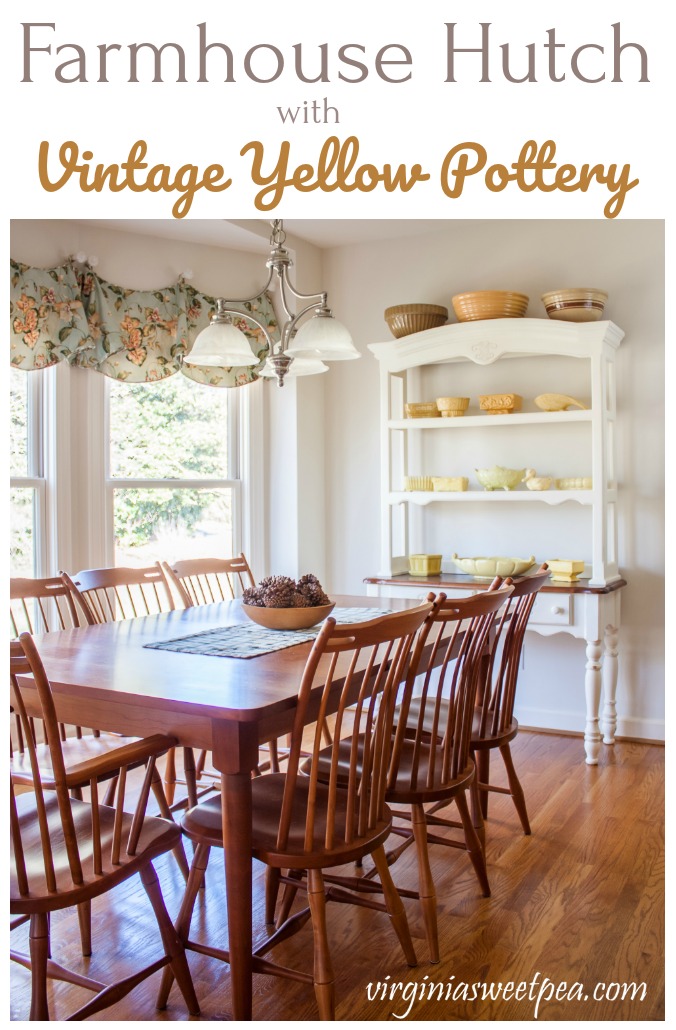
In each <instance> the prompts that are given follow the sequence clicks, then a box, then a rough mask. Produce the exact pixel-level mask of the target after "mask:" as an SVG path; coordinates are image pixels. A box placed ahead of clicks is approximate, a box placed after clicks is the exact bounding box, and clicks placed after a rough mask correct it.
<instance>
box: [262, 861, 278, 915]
mask: <svg viewBox="0 0 676 1030" xmlns="http://www.w3.org/2000/svg"><path fill="white" fill-rule="evenodd" d="M281 875H282V871H281V869H277V867H276V866H271V865H269V866H266V869H265V922H266V924H267V925H268V926H270V925H271V924H273V923H274V921H275V909H276V908H277V897H278V895H279V878H280V876H281Z"/></svg>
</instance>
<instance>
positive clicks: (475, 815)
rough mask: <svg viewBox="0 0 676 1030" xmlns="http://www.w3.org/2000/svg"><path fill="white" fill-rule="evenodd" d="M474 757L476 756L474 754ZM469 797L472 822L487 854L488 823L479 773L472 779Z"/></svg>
mask: <svg viewBox="0 0 676 1030" xmlns="http://www.w3.org/2000/svg"><path fill="white" fill-rule="evenodd" d="M472 758H474V756H473V755H472ZM469 799H470V806H471V812H472V824H473V826H474V829H475V830H476V835H477V837H478V838H479V841H480V843H481V848H482V850H483V852H484V854H486V824H485V822H484V817H483V812H482V811H481V791H480V790H479V777H478V775H475V777H474V779H473V780H472V785H471V787H470V788H469Z"/></svg>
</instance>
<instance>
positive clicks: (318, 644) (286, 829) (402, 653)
mask: <svg viewBox="0 0 676 1030" xmlns="http://www.w3.org/2000/svg"><path fill="white" fill-rule="evenodd" d="M431 610H432V604H431V603H430V602H427V603H425V604H422V605H419V606H417V607H416V608H413V609H408V610H407V611H403V612H396V613H393V614H391V615H385V616H380V617H379V618H376V619H372V620H370V621H368V622H363V623H359V624H350V625H336V622H335V620H334V619H332V618H329V619H327V620H326V621H325V623H324V625H323V626H322V629H321V631H320V633H319V635H318V636H317V638H316V640H315V643H314V645H313V647H312V650H311V652H310V655H309V657H308V660H307V664H306V666H305V670H304V673H303V676H302V679H301V683H300V688H299V691H298V702H297V707H296V712H295V717H294V724H293V729H292V733H291V753H290V756H289V762H288V765H287V768H286V771H285V772H283V773H270V774H268V775H266V776H259V777H257V778H254V779H253V780H252V783H251V787H252V795H253V820H252V821H253V827H252V841H253V845H252V857H253V858H256V859H258V860H259V861H260V862H263V863H265V864H266V865H267V866H268V867H269V868H271V869H273V870H275V872H276V876H275V881H278V880H280V879H281V880H282V881H283V880H284V879H285V877H284V876H283V875H282V870H291V871H292V872H296V871H298V872H299V871H301V870H307V891H308V901H309V906H308V908H307V909H305V910H304V912H302V913H300V914H297V915H294V916H293V917H292V918H291V919H289V920H288V921H287V922H286V923H285V924H284V925H282V926H280V927H279V929H278V930H277V932H276V933H275V934H273V935H272V936H271V937H270V938H269V939H268V940H267V941H265V943H264V944H263V945H261V947H259V948H258V949H257V950H256V952H255V953H254V958H253V968H254V971H256V972H262V973H266V974H270V975H273V976H281V977H286V978H289V979H293V980H300V981H302V982H305V983H311V984H314V989H315V994H316V998H317V1003H318V1006H319V1012H320V1016H321V1018H322V1019H333V1018H334V1016H335V997H334V974H333V969H332V964H331V957H330V953H329V943H328V930H327V920H326V900H327V895H326V893H325V884H324V878H323V875H324V870H326V869H328V868H330V867H332V866H340V865H343V864H344V863H345V862H351V861H355V860H356V859H359V858H361V857H363V856H364V855H372V856H373V860H374V862H375V864H376V867H377V869H378V871H379V873H380V876H381V883H382V888H383V895H384V903H379V902H376V901H373V900H372V899H371V898H368V899H365V898H364V896H363V895H362V896H361V898H360V897H359V896H357V897H355V898H354V899H353V900H354V901H355V903H362V904H365V905H367V906H368V907H369V908H377V909H379V910H381V911H387V913H388V914H389V917H390V920H391V923H392V925H393V927H394V929H395V932H396V933H397V936H398V938H399V941H400V943H401V946H402V949H403V952H404V955H405V958H406V961H407V962H408V963H409V965H415V963H416V957H415V951H414V949H413V944H412V941H411V937H410V933H409V929H408V923H407V920H406V914H405V912H404V908H403V905H402V903H401V899H400V898H399V895H398V894H397V892H396V890H395V888H394V885H393V883H392V879H391V876H390V873H389V870H388V868H387V862H386V860H385V852H384V849H383V844H384V842H385V840H386V839H387V837H388V835H389V832H390V827H391V823H392V814H391V812H390V810H389V808H388V807H387V805H386V804H385V790H386V787H387V776H388V769H389V765H390V755H391V749H392V743H393V739H394V738H393V728H394V724H393V718H394V710H395V705H396V700H397V690H398V688H399V686H400V684H401V683H402V682H403V680H404V678H405V675H406V671H407V666H408V663H409V661H410V660H411V651H412V646H413V644H414V640H415V637H416V634H418V633H420V632H421V629H422V627H423V625H424V620H425V618H426V616H427V615H428V614H429V612H430V611H431ZM336 705H337V709H336V715H335V720H336V726H337V731H338V732H340V727H341V726H342V725H343V723H344V722H345V723H347V722H348V721H350V720H351V718H352V714H353V713H352V711H351V710H350V708H351V706H353V705H354V706H355V711H354V724H355V726H357V727H358V726H359V724H360V722H363V724H364V725H365V726H366V727H367V732H368V740H369V744H368V746H366V747H363V748H361V749H360V747H359V742H360V735H359V733H358V732H355V733H353V735H352V737H351V745H350V751H349V754H348V755H346V761H347V764H348V770H349V771H348V776H347V778H346V780H345V783H344V785H343V783H342V782H341V781H340V779H339V776H338V775H337V769H333V770H332V773H331V775H330V776H329V778H328V780H327V782H326V783H323V782H321V780H320V779H319V777H318V776H317V775H316V774H311V775H310V776H304V775H302V774H301V772H300V768H299V765H300V761H301V757H302V753H303V752H302V750H301V749H302V747H303V734H304V730H305V729H306V727H307V725H308V724H309V723H312V724H313V730H314V732H313V742H312V745H311V751H312V755H313V756H314V757H315V758H316V757H317V755H318V754H319V752H320V750H321V748H322V747H323V746H324V735H323V732H322V727H323V725H324V723H325V722H326V720H327V718H328V715H327V713H328V711H329V710H330V707H331V706H333V707H334V709H335V708H336ZM182 826H183V831H184V833H185V834H186V835H187V836H188V837H189V838H190V840H192V841H193V843H194V845H195V857H194V860H193V864H192V868H191V872H190V879H189V881H188V887H187V889H186V895H185V899H184V902H183V905H182V907H181V911H180V913H179V917H178V921H177V924H176V926H177V930H178V932H179V935H180V937H181V939H182V940H183V941H184V943H185V946H186V948H187V949H189V950H190V949H194V950H196V951H199V952H201V953H202V954H206V955H210V956H212V957H214V958H219V959H222V960H224V961H227V960H228V952H227V951H224V950H222V949H219V948H215V947H211V946H207V945H202V944H198V943H195V942H192V941H191V940H190V937H189V933H190V922H191V917H192V911H193V907H194V904H195V899H196V897H197V893H198V890H199V887H200V884H201V883H202V880H203V878H204V871H205V869H206V866H207V862H208V860H209V853H210V849H211V848H212V847H220V846H222V841H223V827H222V821H221V802H220V799H219V798H211V799H209V800H208V801H206V802H204V803H203V804H201V805H198V806H197V807H196V808H193V809H191V810H190V811H188V812H186V814H185V815H184V817H183V822H182ZM344 893H345V895H346V896H347V892H344ZM334 896H335V897H337V894H336V893H335V891H334ZM350 897H351V895H350ZM328 899H329V900H330V899H331V891H329V893H328ZM340 900H343V898H342V897H341V898H340ZM308 919H311V920H312V927H313V934H314V970H313V972H312V973H309V972H305V971H298V970H290V969H287V968H285V967H283V966H280V965H278V964H276V963H274V962H272V961H270V960H268V959H266V958H263V956H264V955H265V954H266V953H267V952H268V951H269V950H270V949H271V948H273V947H274V945H275V944H277V943H278V942H279V941H281V940H284V939H285V938H287V937H289V936H291V935H292V934H293V933H295V932H297V931H298V930H299V929H300V928H301V926H303V925H304V924H305V922H307V920H308ZM172 972H173V971H167V972H166V973H165V975H164V977H163V982H162V987H161V991H160V999H159V1000H160V1004H161V1005H162V1004H165V1003H166V1000H167V996H168V992H169V990H170V987H171V982H172Z"/></svg>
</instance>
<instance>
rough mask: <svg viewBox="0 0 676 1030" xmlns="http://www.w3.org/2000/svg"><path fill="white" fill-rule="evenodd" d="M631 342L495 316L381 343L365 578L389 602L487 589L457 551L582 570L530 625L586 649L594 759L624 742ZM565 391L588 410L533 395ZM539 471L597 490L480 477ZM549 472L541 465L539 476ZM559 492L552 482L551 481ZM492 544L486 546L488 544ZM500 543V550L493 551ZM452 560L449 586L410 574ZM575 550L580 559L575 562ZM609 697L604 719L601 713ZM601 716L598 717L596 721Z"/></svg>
mask: <svg viewBox="0 0 676 1030" xmlns="http://www.w3.org/2000/svg"><path fill="white" fill-rule="evenodd" d="M623 335H624V334H623V332H622V330H621V329H619V328H618V327H617V326H616V325H614V324H613V323H612V322H606V321H604V322H595V323H589V322H587V323H574V322H557V321H553V320H549V319H530V318H518V319H511V318H505V319H492V320H490V321H480V322H465V323H457V324H453V325H445V326H441V327H440V328H438V329H430V330H427V331H425V332H421V333H415V334H413V335H411V336H407V337H404V338H402V339H399V340H392V341H388V342H386V343H374V344H371V345H370V347H369V349H370V350H371V351H372V352H373V354H374V355H375V357H376V358H377V360H378V362H379V364H380V410H381V554H380V569H379V571H378V574H377V575H376V576H373V577H369V578H368V579H367V580H366V583H367V584H368V587H367V589H368V592H369V594H372V595H379V596H409V597H410V596H413V597H419V596H424V595H425V594H426V593H427V592H428V591H429V590H430V589H435V588H443V589H444V590H445V592H446V593H447V594H449V593H453V592H455V593H458V592H461V591H467V590H477V589H482V588H483V586H484V585H485V584H482V583H481V582H480V581H477V580H476V579H473V578H472V577H470V576H465V575H461V574H459V573H458V570H457V568H456V567H455V565H454V564H453V562H452V561H451V558H450V556H451V554H452V553H454V552H457V553H458V554H460V555H461V556H463V555H464V556H472V555H476V554H512V555H517V556H519V557H526V556H528V555H531V554H533V555H535V557H536V559H537V561H538V563H539V562H540V561H546V560H547V559H553V558H562V557H564V558H576V559H583V560H584V561H585V573H584V574H583V576H582V577H581V578H580V581H579V582H577V583H575V584H571V585H566V584H560V583H556V584H555V583H551V584H550V585H548V586H547V587H545V588H544V589H543V591H542V592H541V594H540V595H539V597H538V600H537V604H536V607H535V609H534V611H533V615H532V616H531V620H530V624H529V629H530V630H532V631H534V632H536V633H539V634H542V635H545V636H549V635H552V634H554V633H569V634H571V635H572V636H574V637H578V638H581V639H584V640H585V642H586V659H587V661H586V674H585V690H586V705H587V718H586V726H585V750H586V756H587V759H586V760H587V762H588V763H589V764H596V763H597V762H598V754H599V749H600V743H601V739H603V741H604V743H606V744H612V743H613V742H614V733H615V728H616V725H617V717H616V710H615V691H616V685H617V661H618V640H619V627H620V592H621V591H620V588H621V587H623V586H624V585H625V581H624V580H623V579H622V578H621V576H620V573H619V571H618V562H617V481H616V462H615V446H616V440H615V427H616V402H615V393H616V390H615V356H616V352H617V348H618V347H619V345H620V342H621V340H622V337H623ZM506 392H514V393H517V394H520V395H521V396H522V397H523V410H521V411H517V412H514V413H511V414H502V415H491V414H487V413H484V412H482V411H480V410H479V402H478V397H479V395H480V394H490V393H506ZM546 392H549V393H554V392H556V393H563V394H567V395H572V396H573V397H575V398H577V399H580V400H581V401H582V402H583V403H584V404H585V405H586V407H585V408H584V409H580V408H571V409H570V410H563V411H542V410H540V409H539V408H538V407H537V406H536V405H535V403H534V397H535V396H537V395H539V394H542V393H546ZM439 396H468V397H470V406H469V408H468V410H467V412H466V414H465V415H464V416H462V417H459V418H441V417H439V418H406V417H405V404H406V403H408V402H416V401H428V400H434V398H435V397H439ZM494 464H499V465H503V466H507V467H512V468H521V467H522V466H527V467H533V466H535V465H537V468H536V471H537V474H538V475H544V474H546V475H551V476H552V477H553V478H554V479H555V480H556V479H568V480H569V481H571V480H574V479H576V478H577V479H579V480H583V479H584V480H586V481H588V480H589V478H591V484H592V485H591V488H590V489H566V490H561V489H549V490H542V491H531V490H528V489H527V488H526V486H525V485H524V484H521V485H520V486H519V487H518V488H517V489H515V490H512V491H508V492H506V491H503V490H495V491H485V490H483V489H482V488H481V487H480V485H479V484H478V481H477V479H476V475H475V473H474V470H475V468H477V467H490V466H492V465H494ZM543 464H544V467H543ZM431 475H435V476H453V477H458V476H466V477H467V478H468V479H469V488H468V489H467V490H466V491H462V492H443V491H437V490H430V491H427V490H425V491H409V490H405V489H404V487H405V483H406V479H407V477H418V476H431ZM554 486H556V483H554ZM480 544H483V546H480ZM491 544H493V545H494V546H490V545H491ZM426 552H427V553H429V552H432V553H442V554H443V559H444V560H443V565H442V574H441V575H440V576H436V577H434V576H430V577H413V576H410V575H409V574H408V555H409V554H414V553H426ZM571 552H572V553H571ZM602 692H603V711H602V713H601V714H600V713H599V707H600V700H601V694H602ZM599 715H600V718H599Z"/></svg>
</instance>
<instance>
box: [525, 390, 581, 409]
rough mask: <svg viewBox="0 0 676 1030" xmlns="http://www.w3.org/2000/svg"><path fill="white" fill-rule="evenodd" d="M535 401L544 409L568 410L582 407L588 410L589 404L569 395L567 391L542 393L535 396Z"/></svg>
mask: <svg viewBox="0 0 676 1030" xmlns="http://www.w3.org/2000/svg"><path fill="white" fill-rule="evenodd" d="M535 403H536V404H537V406H538V408H540V409H541V410H542V411H567V410H568V408H582V410H583V411H586V409H587V405H586V404H583V403H582V402H581V401H577V400H575V398H574V397H568V396H566V394H565V393H541V394H540V396H539V397H536V398H535Z"/></svg>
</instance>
